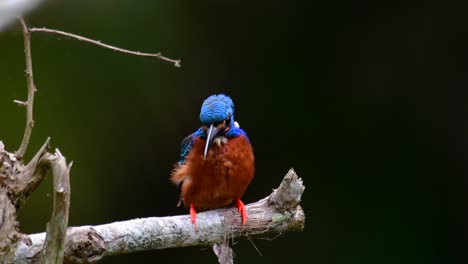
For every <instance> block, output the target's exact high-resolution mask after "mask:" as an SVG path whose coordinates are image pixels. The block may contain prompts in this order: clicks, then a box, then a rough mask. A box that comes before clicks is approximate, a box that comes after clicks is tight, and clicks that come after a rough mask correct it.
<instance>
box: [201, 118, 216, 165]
mask: <svg viewBox="0 0 468 264" xmlns="http://www.w3.org/2000/svg"><path fill="white" fill-rule="evenodd" d="M218 131H219V129H218V128H217V127H215V126H213V124H211V125H210V128H208V134H207V135H206V144H205V151H204V152H203V159H206V155H207V154H208V150H209V149H210V147H211V145H212V144H213V140H214V139H215V137H216V136H217V134H218Z"/></svg>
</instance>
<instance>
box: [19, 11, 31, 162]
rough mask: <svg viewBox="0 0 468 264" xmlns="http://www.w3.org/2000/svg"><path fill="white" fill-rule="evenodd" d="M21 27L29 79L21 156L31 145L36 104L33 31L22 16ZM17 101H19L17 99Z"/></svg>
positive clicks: (20, 19)
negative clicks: (32, 46)
mask: <svg viewBox="0 0 468 264" xmlns="http://www.w3.org/2000/svg"><path fill="white" fill-rule="evenodd" d="M19 21H20V23H21V27H22V29H23V38H24V52H25V56H26V79H27V80H28V100H27V101H26V102H24V106H26V127H25V129H24V135H23V140H22V141H21V146H20V148H19V149H18V151H17V152H16V156H17V157H18V158H21V157H23V156H24V153H26V149H27V148H28V145H29V139H30V138H31V133H32V129H33V127H34V119H33V104H34V93H35V92H36V86H35V85H34V78H33V68H32V58H31V33H30V31H29V29H28V26H27V25H26V22H25V21H24V19H23V18H22V17H20V18H19ZM15 102H16V103H18V102H19V101H17V100H15Z"/></svg>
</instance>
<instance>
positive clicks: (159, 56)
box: [29, 27, 180, 68]
mask: <svg viewBox="0 0 468 264" xmlns="http://www.w3.org/2000/svg"><path fill="white" fill-rule="evenodd" d="M29 31H30V32H43V33H51V34H55V35H61V36H64V37H69V38H73V39H76V40H79V41H83V42H88V43H91V44H94V45H97V46H100V47H103V48H106V49H110V50H113V51H117V52H121V53H127V54H131V55H135V56H143V57H154V58H157V59H159V60H163V61H167V62H170V63H173V64H174V66H175V67H178V68H179V67H180V60H174V59H170V58H168V57H165V56H163V55H162V54H161V52H158V53H145V52H140V51H132V50H127V49H122V48H118V47H115V46H111V45H108V44H105V43H102V42H101V41H98V40H94V39H90V38H86V37H83V36H79V35H76V34H72V33H69V32H65V31H61V30H56V29H50V28H44V27H43V28H30V29H29Z"/></svg>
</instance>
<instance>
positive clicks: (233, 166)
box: [171, 136, 255, 211]
mask: <svg viewBox="0 0 468 264" xmlns="http://www.w3.org/2000/svg"><path fill="white" fill-rule="evenodd" d="M204 148H205V140H203V139H201V138H196V139H195V141H194V144H193V146H192V149H191V150H190V153H189V154H188V156H187V158H186V160H185V164H183V165H178V166H177V167H176V168H175V170H174V172H173V174H172V176H171V180H172V181H173V182H174V183H175V184H179V183H180V182H182V190H181V198H182V201H183V202H184V204H185V206H186V207H187V206H189V205H190V204H191V203H193V204H194V206H195V209H196V210H197V211H203V210H209V209H214V208H219V207H223V206H226V205H228V204H229V203H231V202H232V201H233V200H234V199H236V198H239V199H240V198H241V197H242V195H243V194H244V192H245V190H246V189H247V186H248V185H249V183H250V182H251V181H252V178H253V176H254V172H255V168H254V155H253V151H252V147H251V145H250V143H249V141H248V140H247V138H245V137H243V136H239V137H236V138H231V139H229V140H228V142H227V143H226V144H221V146H218V145H217V144H213V145H212V146H211V147H210V150H209V152H208V154H207V157H206V159H203V151H204Z"/></svg>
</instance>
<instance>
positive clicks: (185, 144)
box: [179, 128, 204, 164]
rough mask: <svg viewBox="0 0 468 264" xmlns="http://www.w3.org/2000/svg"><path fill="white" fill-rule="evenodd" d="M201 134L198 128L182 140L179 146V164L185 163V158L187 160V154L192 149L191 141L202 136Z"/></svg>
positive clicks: (201, 131)
mask: <svg viewBox="0 0 468 264" xmlns="http://www.w3.org/2000/svg"><path fill="white" fill-rule="evenodd" d="M203 133H204V132H203V130H202V129H201V128H200V129H198V130H197V131H195V132H194V133H192V134H190V135H188V136H187V137H185V138H184V140H182V144H181V145H180V158H179V164H184V163H185V158H187V155H188V154H189V152H190V149H192V146H193V141H194V140H195V138H196V137H200V136H202V135H203Z"/></svg>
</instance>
